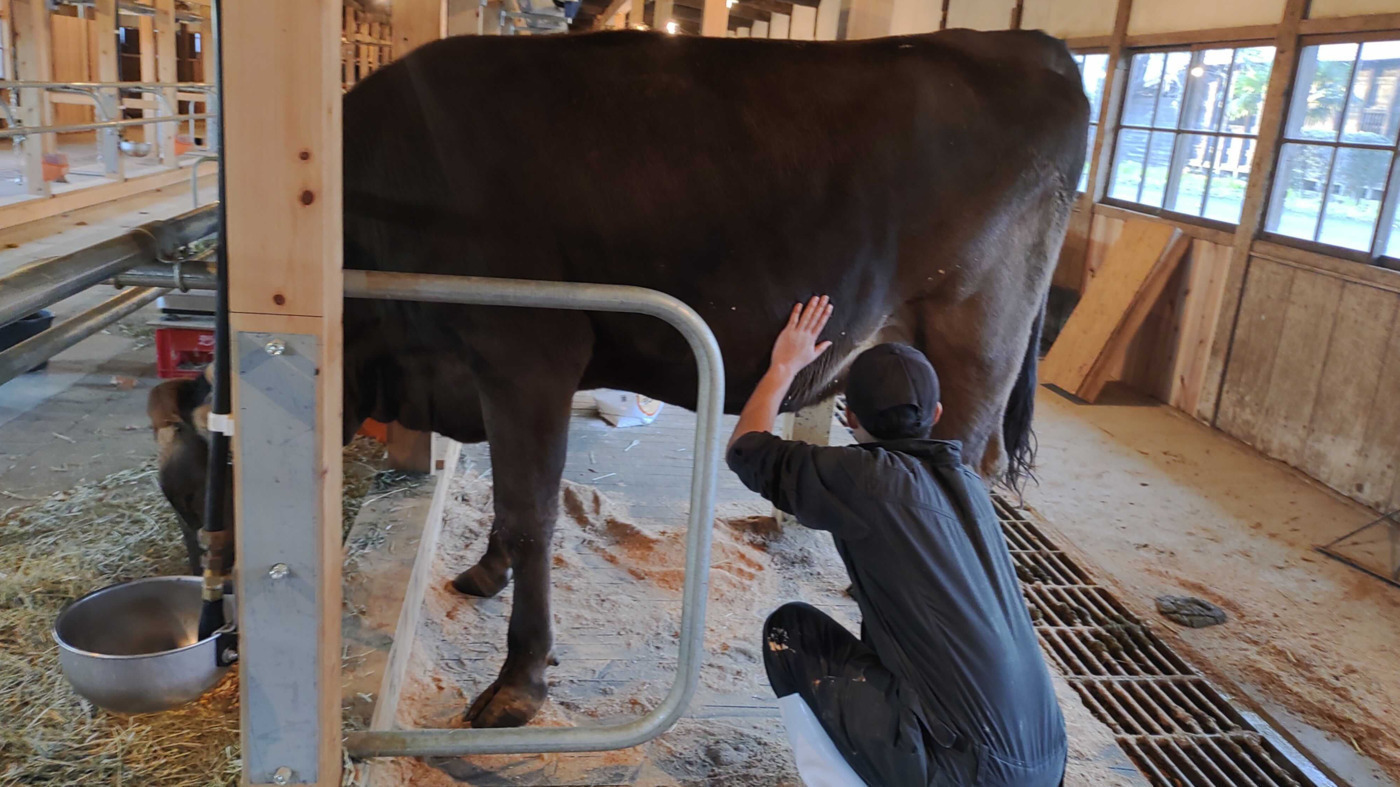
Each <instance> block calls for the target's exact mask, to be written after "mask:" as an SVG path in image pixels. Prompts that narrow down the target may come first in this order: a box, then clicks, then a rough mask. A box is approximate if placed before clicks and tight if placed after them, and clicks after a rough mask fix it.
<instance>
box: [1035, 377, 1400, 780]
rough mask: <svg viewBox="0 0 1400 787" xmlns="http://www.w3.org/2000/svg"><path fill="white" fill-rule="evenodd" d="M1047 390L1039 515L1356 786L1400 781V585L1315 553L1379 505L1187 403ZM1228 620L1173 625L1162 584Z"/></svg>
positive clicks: (1040, 426) (1040, 412)
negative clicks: (1267, 451) (1317, 478)
mask: <svg viewBox="0 0 1400 787" xmlns="http://www.w3.org/2000/svg"><path fill="white" fill-rule="evenodd" d="M1108 402H1109V403H1107V404H1099V405H1095V406H1087V405H1080V404H1075V403H1073V402H1071V401H1069V400H1067V399H1065V398H1063V397H1060V396H1058V395H1055V394H1054V393H1051V392H1049V391H1044V390H1043V391H1042V392H1041V396H1040V397H1039V400H1038V403H1037V404H1038V408H1037V412H1036V430H1037V435H1038V437H1039V443H1040V453H1039V457H1038V460H1039V461H1038V468H1037V471H1036V472H1037V474H1038V476H1039V479H1040V482H1039V484H1038V485H1036V486H1033V487H1032V488H1031V489H1030V490H1029V491H1028V492H1027V494H1026V500H1027V502H1028V503H1029V504H1030V505H1031V507H1032V508H1033V510H1034V511H1036V512H1037V513H1039V514H1041V515H1043V516H1044V517H1045V518H1046V519H1048V520H1049V521H1050V522H1051V523H1053V525H1054V527H1055V528H1056V529H1058V530H1059V531H1061V532H1062V533H1064V534H1065V535H1066V536H1067V537H1068V539H1067V540H1068V541H1069V542H1072V543H1073V545H1074V546H1075V547H1076V548H1077V551H1079V552H1080V553H1082V554H1083V555H1087V556H1089V557H1088V558H1087V559H1086V561H1085V562H1086V563H1088V564H1090V565H1094V566H1097V567H1098V569H1099V571H1098V573H1099V575H1100V577H1101V578H1103V579H1104V580H1105V581H1108V582H1110V583H1112V584H1116V585H1117V587H1118V589H1119V590H1120V591H1121V593H1122V596H1123V599H1124V600H1125V601H1126V602H1128V604H1129V606H1130V607H1131V608H1133V609H1134V611H1136V612H1138V613H1139V614H1140V615H1142V616H1143V617H1146V618H1148V619H1155V620H1157V621H1158V622H1159V624H1160V625H1159V631H1163V630H1164V631H1165V632H1166V636H1167V637H1168V639H1169V641H1170V642H1172V644H1173V647H1177V648H1178V649H1179V650H1180V651H1182V652H1183V653H1184V654H1186V655H1188V657H1189V658H1190V659H1191V660H1192V662H1193V663H1194V664H1195V665H1196V666H1197V667H1199V668H1201V669H1202V670H1203V671H1205V672H1206V673H1207V674H1208V675H1209V676H1211V677H1213V678H1215V679H1216V680H1217V682H1218V683H1220V684H1221V685H1222V688H1224V689H1226V690H1227V691H1228V692H1230V693H1233V694H1235V695H1236V697H1237V698H1243V699H1245V700H1248V701H1250V702H1252V703H1253V704H1255V706H1256V707H1257V708H1258V709H1260V710H1262V711H1263V712H1264V713H1265V714H1266V715H1267V716H1269V717H1271V718H1272V720H1273V721H1274V722H1275V723H1276V725H1277V726H1278V727H1280V728H1281V729H1283V730H1284V731H1286V732H1287V733H1290V734H1291V735H1292V736H1293V737H1294V738H1295V739H1296V740H1297V741H1298V742H1300V743H1301V744H1302V745H1303V747H1304V748H1306V749H1308V750H1310V751H1311V752H1312V753H1314V754H1315V755H1318V756H1321V757H1322V758H1323V760H1324V764H1325V765H1327V766H1328V767H1330V768H1331V769H1332V770H1333V771H1334V772H1336V773H1337V775H1339V776H1341V777H1342V780H1343V781H1345V782H1346V783H1350V784H1352V785H1356V786H1357V787H1361V786H1363V785H1365V786H1367V787H1369V785H1390V784H1394V783H1395V782H1396V780H1400V727H1397V725H1396V722H1395V720H1396V719H1397V718H1400V670H1397V669H1396V668H1395V658H1396V657H1395V654H1396V653H1397V652H1400V589H1397V588H1395V587H1393V586H1390V585H1386V584H1385V583H1383V582H1381V581H1379V580H1377V579H1375V578H1373V577H1370V576H1368V575H1366V574H1363V573H1361V572H1359V571H1356V570H1354V569H1352V568H1348V567H1346V566H1344V565H1342V564H1340V563H1338V562H1335V561H1333V560H1331V559H1329V558H1327V557H1325V556H1323V555H1321V554H1319V553H1317V552H1316V551H1314V550H1313V547H1314V546H1316V545H1318V544H1321V543H1325V542H1327V541H1330V540H1332V539H1334V538H1337V537H1339V536H1342V535H1344V534H1346V533H1347V532H1349V531H1351V530H1353V529H1355V528H1357V527H1360V526H1361V525H1363V524H1365V523H1366V522H1367V521H1369V520H1371V519H1373V518H1375V516H1376V514H1375V513H1374V512H1372V511H1370V510H1369V509H1366V508H1364V507H1362V506H1360V505H1358V504H1356V503H1354V502H1352V501H1349V500H1346V499H1344V498H1342V497H1340V496H1339V495H1336V494H1335V493H1333V492H1331V491H1330V490H1327V489H1324V488H1323V487H1321V485H1319V484H1317V483H1315V482H1313V481H1311V480H1310V479H1307V478H1305V477H1304V476H1302V475H1301V474H1299V473H1297V472H1295V471H1293V470H1292V469H1290V468H1288V467H1285V466H1283V465H1281V464H1280V463H1277V462H1273V461H1271V460H1268V459H1265V458H1264V457H1262V456H1261V455H1260V454H1258V453H1257V452H1255V451H1254V450H1252V449H1250V448H1248V447H1246V446H1244V445H1242V444H1241V443H1239V442H1237V441H1235V440H1233V439H1231V438H1229V437H1227V436H1225V435H1224V434H1222V433H1220V432H1216V431H1213V430H1210V429H1208V428H1206V427H1205V426H1203V425H1201V424H1198V423H1196V422H1195V421H1193V420H1191V419H1189V418H1187V417H1186V416H1184V415H1182V414H1181V413H1179V412H1177V411H1174V410H1171V409H1169V408H1166V407H1161V406H1157V405H1155V404H1153V403H1151V402H1147V401H1145V400H1141V399H1138V398H1135V397H1133V396H1131V395H1129V394H1125V393H1123V392H1115V395H1114V396H1113V397H1112V398H1110V399H1109V400H1108ZM1169 593H1171V594H1186V595H1194V596H1199V597H1201V598H1204V599H1207V600H1209V601H1212V602H1214V603H1215V604H1218V605H1219V606H1220V607H1222V608H1224V609H1225V611H1226V612H1227V613H1228V615H1229V621H1228V622H1227V623H1225V624H1224V625H1220V626H1216V627H1213V628H1204V629H1189V628H1182V627H1178V626H1175V625H1173V624H1170V623H1168V622H1167V621H1166V620H1165V619H1163V618H1161V617H1160V616H1157V615H1155V614H1153V613H1152V612H1151V610H1152V609H1153V599H1154V598H1155V597H1156V596H1159V595H1163V594H1169Z"/></svg>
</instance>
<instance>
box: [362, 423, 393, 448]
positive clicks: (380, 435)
mask: <svg viewBox="0 0 1400 787" xmlns="http://www.w3.org/2000/svg"><path fill="white" fill-rule="evenodd" d="M355 434H357V435H364V436H365V437H372V438H374V439H375V440H378V441H379V442H381V443H384V444H386V445H387V444H388V442H389V425H388V424H381V423H379V422H378V421H376V420H374V419H373V418H369V419H366V420H365V422H364V423H363V424H361V425H360V431H358V432H356V433H355Z"/></svg>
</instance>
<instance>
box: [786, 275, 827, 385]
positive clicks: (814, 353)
mask: <svg viewBox="0 0 1400 787" xmlns="http://www.w3.org/2000/svg"><path fill="white" fill-rule="evenodd" d="M832 309H833V307H832V305H831V299H830V298H828V297H827V296H825V295H823V296H821V297H820V298H818V297H816V296H813V297H812V299H811V300H810V301H808V302H807V305H806V306H803V305H802V304H800V303H798V304H795V305H793V307H792V314H791V315H789V316H788V321H787V325H785V326H783V330H782V332H781V333H779V334H778V339H777V341H775V342H774V343H773V357H772V361H771V363H772V366H773V368H774V369H776V370H780V371H782V372H786V373H787V374H788V375H791V376H796V375H797V373H798V372H800V371H802V369H804V368H805V367H806V366H807V364H809V363H811V362H812V361H815V360H817V358H818V357H820V356H821V354H822V353H824V352H826V350H827V348H828V347H830V346H831V342H829V341H828V342H821V343H820V344H818V343H817V337H818V336H820V335H821V332H822V329H823V328H825V327H826V323H827V320H830V319H831V312H832Z"/></svg>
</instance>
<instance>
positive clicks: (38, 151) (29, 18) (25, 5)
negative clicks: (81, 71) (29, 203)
mask: <svg viewBox="0 0 1400 787" xmlns="http://www.w3.org/2000/svg"><path fill="white" fill-rule="evenodd" d="M10 24H11V25H12V27H13V30H14V40H15V77H16V78H17V79H22V80H31V81H36V82H47V81H49V80H51V79H53V31H52V27H51V21H50V19H49V9H48V6H47V4H46V3H45V0H10ZM19 117H20V122H21V123H23V124H24V125H26V126H46V125H49V124H51V123H52V122H53V105H52V104H51V103H50V101H49V94H48V91H46V90H21V91H20V115H19ZM56 150H58V139H57V138H56V137H55V135H53V134H34V135H31V136H29V137H26V138H25V140H24V184H25V187H26V188H27V190H28V191H29V193H30V194H40V195H43V196H48V195H49V193H50V189H49V184H48V182H47V181H45V180H44V154H45V153H52V152H55V151H56Z"/></svg>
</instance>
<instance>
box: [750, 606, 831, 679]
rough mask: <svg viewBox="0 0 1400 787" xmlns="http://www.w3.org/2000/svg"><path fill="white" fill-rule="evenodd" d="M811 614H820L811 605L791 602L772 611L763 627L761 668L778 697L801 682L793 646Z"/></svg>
mask: <svg viewBox="0 0 1400 787" xmlns="http://www.w3.org/2000/svg"><path fill="white" fill-rule="evenodd" d="M813 613H816V614H820V613H819V612H818V611H817V609H816V608H815V607H813V606H812V605H810V604H804V603H802V602H792V603H789V604H784V605H782V606H781V607H778V608H777V609H776V610H774V611H773V613H772V614H771V615H769V616H768V620H767V621H766V622H764V624H763V666H764V668H765V669H766V671H767V673H768V683H769V684H770V685H771V686H772V687H773V693H774V694H776V695H777V696H778V697H785V696H787V695H789V694H792V693H793V692H795V691H797V690H798V687H799V685H800V680H801V679H800V677H799V676H798V675H797V674H796V673H797V671H798V670H799V662H800V661H801V658H802V656H801V654H800V653H799V652H798V650H797V648H796V646H797V643H798V641H799V639H800V637H801V632H802V630H803V622H804V621H807V620H810V619H811V616H812V614H813Z"/></svg>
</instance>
